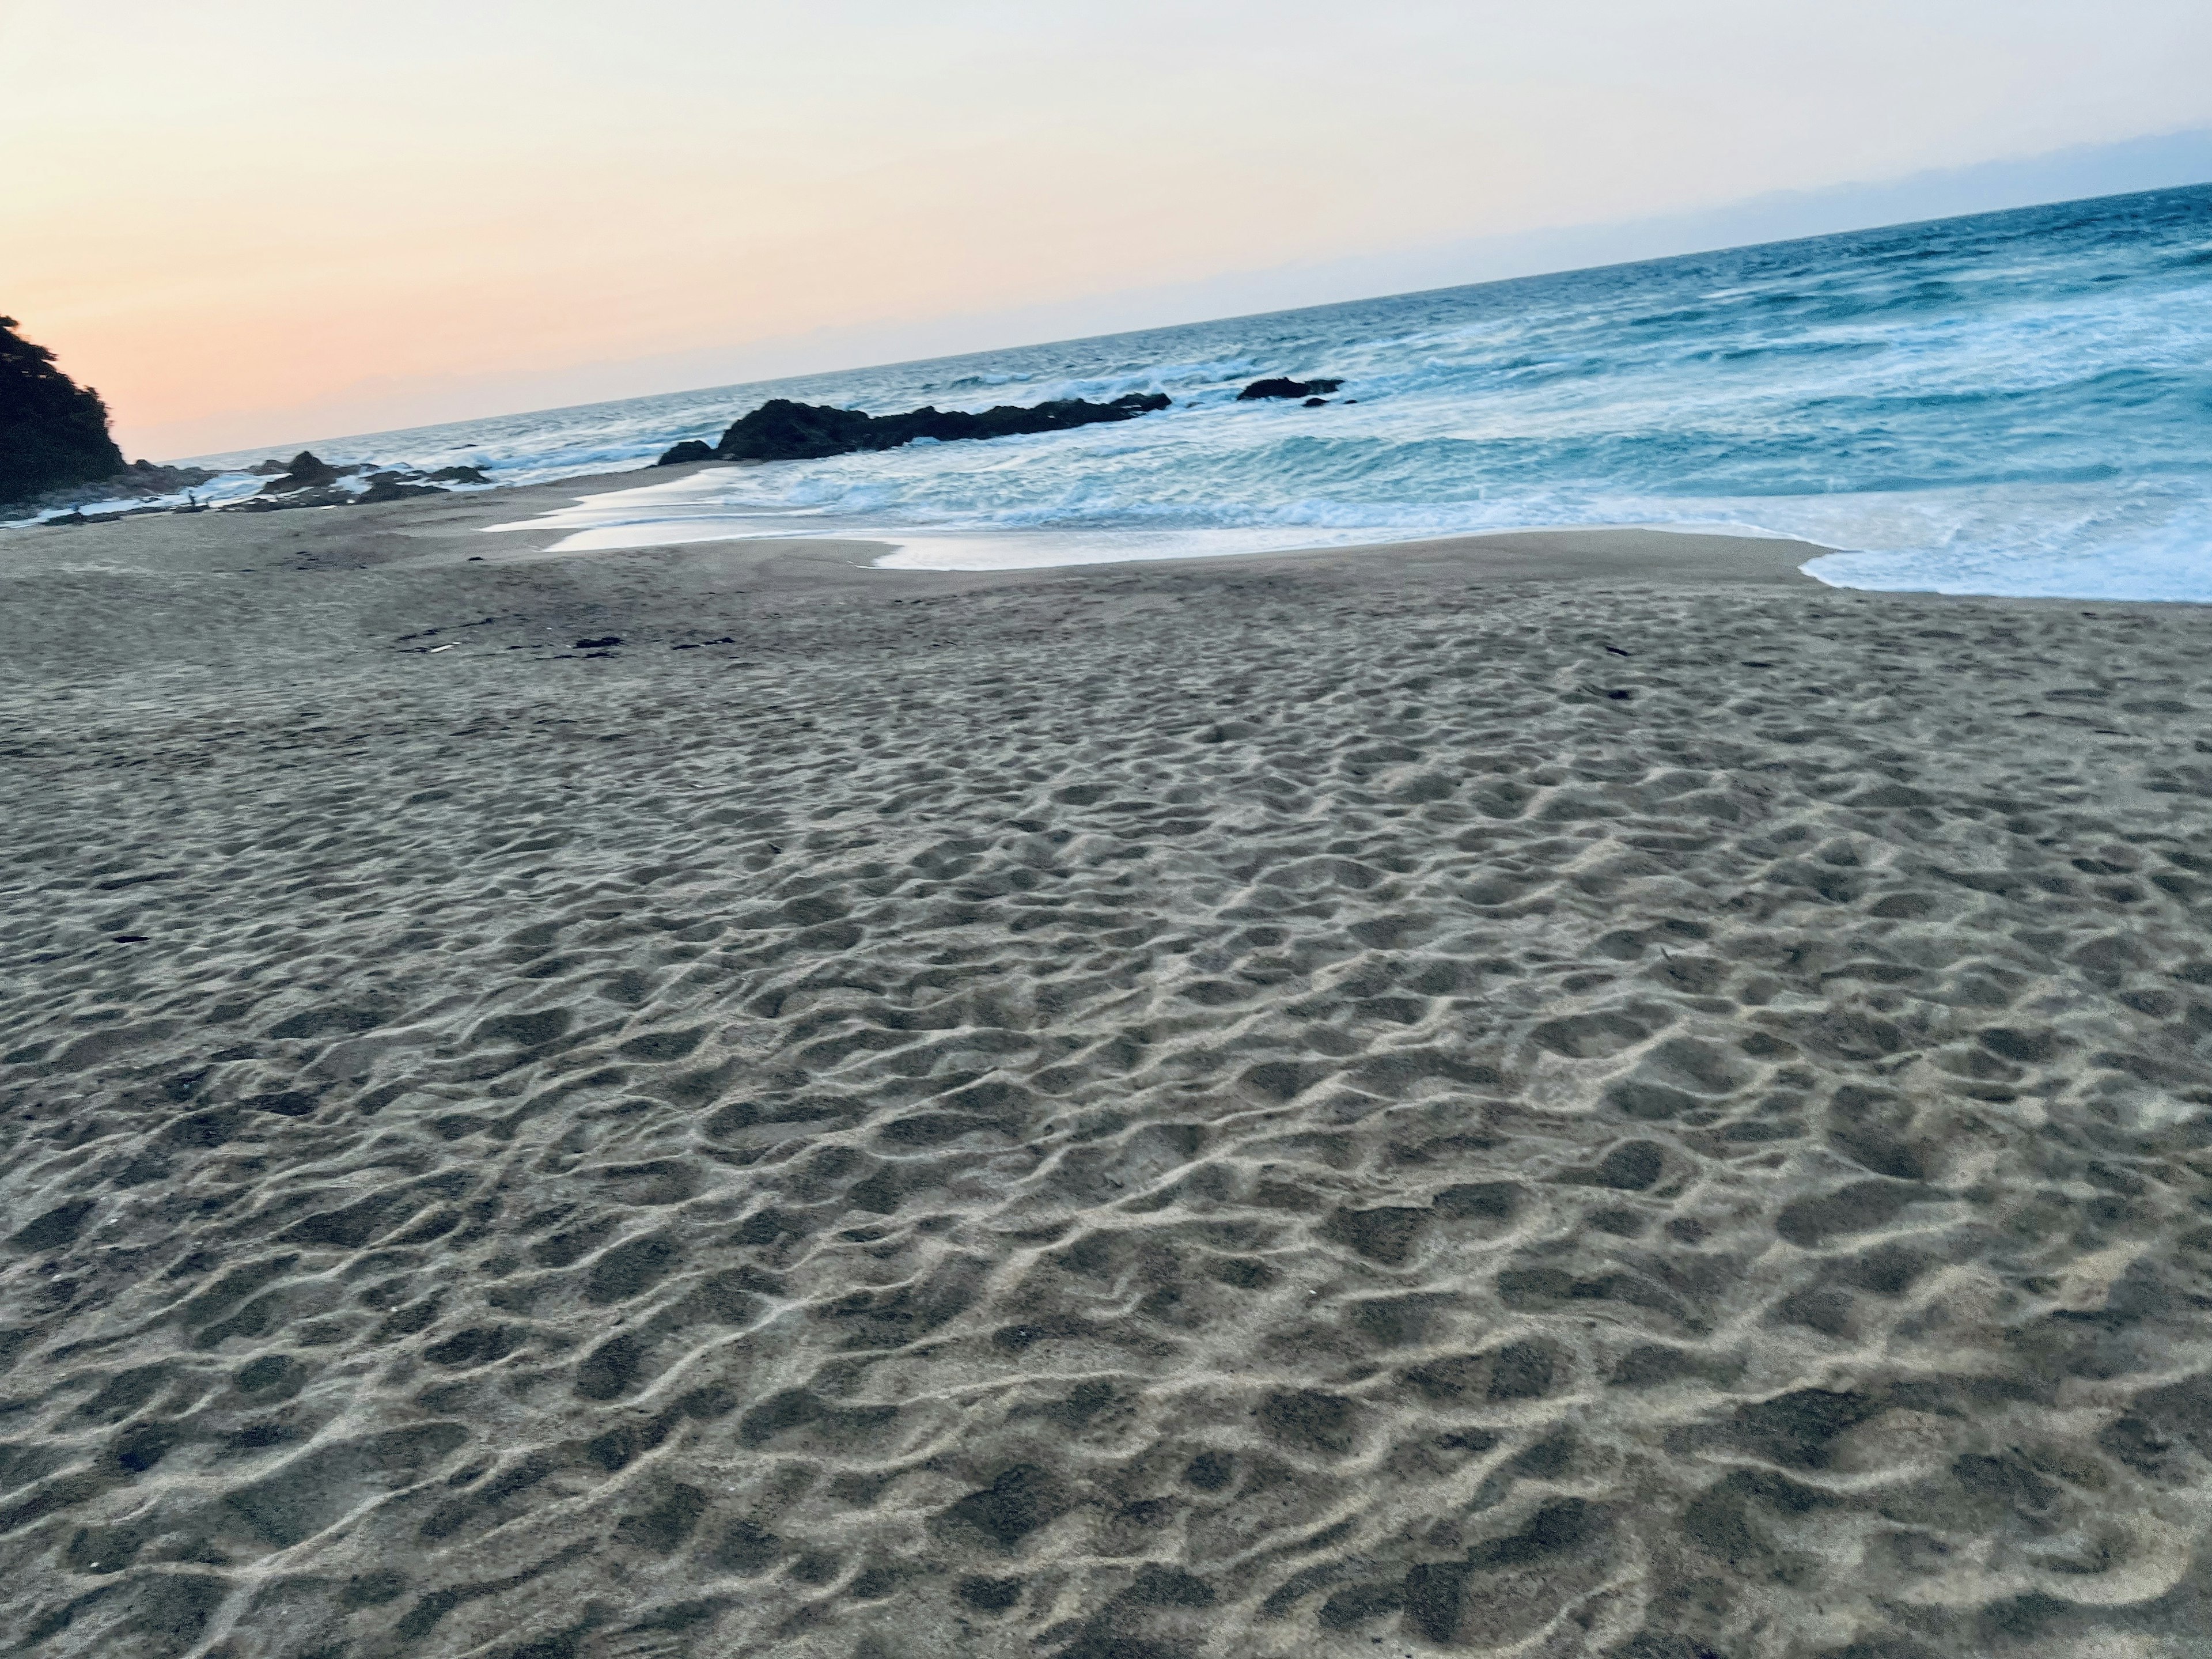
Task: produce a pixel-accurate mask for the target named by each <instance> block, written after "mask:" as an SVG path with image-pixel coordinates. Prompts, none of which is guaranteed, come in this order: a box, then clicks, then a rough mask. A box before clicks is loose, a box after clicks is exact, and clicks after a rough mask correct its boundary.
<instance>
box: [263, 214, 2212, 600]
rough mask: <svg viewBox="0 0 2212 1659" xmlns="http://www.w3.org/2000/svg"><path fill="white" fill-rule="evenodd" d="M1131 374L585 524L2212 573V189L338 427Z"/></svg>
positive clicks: (554, 436)
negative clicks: (1125, 416)
mask: <svg viewBox="0 0 2212 1659" xmlns="http://www.w3.org/2000/svg"><path fill="white" fill-rule="evenodd" d="M1272 374H1291V375H1296V376H1300V377H1304V376H1309V375H1328V376H1331V377H1341V378H1342V379H1343V380H1344V383H1345V384H1344V388H1343V391H1342V392H1341V393H1340V394H1339V395H1338V398H1336V400H1334V401H1333V402H1332V403H1330V404H1328V406H1327V407H1324V408H1320V409H1305V408H1302V407H1298V406H1296V405H1291V404H1239V403H1238V402H1237V401H1236V392H1237V389H1238V388H1239V387H1240V386H1243V384H1244V383H1245V382H1247V381H1249V380H1253V379H1255V378H1257V377H1259V376H1261V375H1272ZM1123 392H1166V393H1167V394H1169V395H1170V397H1171V398H1174V399H1175V400H1176V406H1175V407H1174V408H1172V409H1171V410H1168V411H1166V412H1164V413H1162V414H1158V415H1152V416H1146V417H1144V418H1142V419H1139V420H1136V421H1133V422H1127V423H1125V424H1121V425H1115V426H1106V427H1093V428H1086V429H1084V430H1080V431H1076V432H1068V433H1059V434H1051V435H1042V436H1036V437H1028V438H1017V439H1010V440H1002V441H996V442H992V443H963V444H921V445H915V446H911V447H908V448H904V449H899V450H894V451H890V452H886V453H880V454H872V455H863V456H848V457H842V458H838V459H830V460H823V461H793V462H779V463H774V464H770V465H753V466H744V467H734V466H733V467H724V468H714V469H710V470H708V471H705V472H702V473H701V474H699V475H697V476H696V477H694V478H691V479H689V480H686V481H683V482H680V483H655V477H654V475H647V477H641V479H640V480H639V481H638V482H639V483H640V484H641V485H651V486H653V487H652V488H649V489H642V490H639V491H628V492H622V493H618V494H612V495H601V496H599V497H598V498H596V499H595V500H593V501H590V502H588V503H586V505H584V506H583V507H580V508H578V509H577V510H576V511H575V512H574V513H572V514H569V515H566V520H565V521H566V522H568V523H569V524H570V525H572V526H573V527H574V533H575V544H577V545H580V546H615V545H623V544H634V543H636V542H640V541H647V540H665V539H671V538H691V537H702V536H714V537H725V536H731V535H760V534H791V533H802V534H822V535H872V536H877V537H881V538H886V539H890V540H892V541H895V542H896V543H898V544H899V546H900V550H899V551H898V552H897V553H896V554H895V555H893V556H892V562H899V563H911V564H941V565H963V566H977V565H982V566H990V565H1002V566H1003V565H1021V564H1040V563H1057V562H1076V561H1085V560H1091V559H1097V558H1128V557H1147V556H1175V555H1181V554H1188V553H1194V552H1209V551H1220V552H1226V551H1237V550H1259V549H1270V548H1295V547H1308V546H1316V545H1327V544H1344V543H1352V542H1370V541H1376V540H1385V539H1394V538H1405V537H1413V536H1421V535H1431V534H1437V533H1441V532H1458V531H1468V530H1481V529H1495V528H1508V527H1513V526H1536V525H1577V524H1663V525H1680V526H1692V525H1695V526H1729V527H1732V528H1735V529H1739V530H1742V531H1747V532H1770V533H1779V534H1787V535H1792V536H1800V537H1803V538H1808V539H1809V540H1813V541H1816V542H1820V543H1822V544H1826V545H1827V546H1831V547H1834V548H1838V549H1842V550H1844V551H1843V552H1842V553H1840V554H1839V555H1838V556H1835V557H1832V558H1828V559H1825V560H1822V561H1820V562H1819V563H1818V564H1817V565H1816V566H1815V567H1814V570H1815V574H1819V575H1820V576H1821V577H1822V578H1823V579H1825V580H1829V581H1832V582H1837V583H1840V584H1844V585H1848V586H1864V587H1883V588H1933V589H1938V590H1942V591H1946V592H1988V593H2015V594H2066V595H2073V596H2079V597H2084V598H2096V597H2103V598H2156V599H2197V600H2212V185H2206V186H2200V187H2195V188H2191V189H2185V190H2172V191H2154V192H2150V193H2148V194H2143V195H2136V196H2125V197H2108V198H2105V199H2101V200H2096V201H2089V202H2076V203H2069V204H2062V205H2058V206H2052V207H2042V208H2032V209H2026V210H2018V211H2013V212H2007V213H1997V214H1989V215H1983V216H1974V217H1970V218H1961V219H1948V220H1942V221H1936V222H1930V223H1926V224H1918V225H1907V226H1900V227H1895V228H1888V229H1883V230H1875V231H1864V232H1856V233H1851V234H1844V235H1836V236H1826V237H1819V238H1814V239H1811V240H1802V241H1793V242H1785V243H1776V244H1771V245H1768V246H1759V247H1750V248H1741V249H1736V250H1732V251H1730V252H1723V253H1712V254H1699V255H1693V256H1690V257H1687V258H1675V259H1666V260H1656V261H1651V262H1647V263H1644V264H1631V265H1618V266H1612V267H1608V268H1606V269H1602V270H1584V271H1573V272H1568V273H1564V274H1560V275H1554V276H1536V277H1528V278H1523V279H1520V280H1516V281H1512V282H1504V283H1486V284H1482V285H1480V286H1475V287H1470V288H1462V289H1443V290H1439V291H1435V292H1431V293H1425V294H1413V295H1401V296H1397V297H1395V298H1389V299H1382V300H1367V301H1355V302H1352V303H1349V304H1343V305H1334V306H1325V307H1316V308H1311V309H1307V310H1300V311H1294V312H1284V313H1276V314H1273V315H1268V316H1259V317H1245V318H1238V319H1231V320H1228V321H1222V322H1210V323H1196V324H1191V325H1186V326H1182V327H1176V328H1165V329H1155V330H1152V331H1146V332H1141V333H1134V334H1123V335H1116V336H1113V337H1104V338H1097V339H1089V340H1078V341H1072V342H1065V343H1057V344H1052V345H1042V346H1030V347H1024V348H1021V349H1012V350H1006V351H994V352H985V353H980V354H976V355H973V356H964V357H954V358H945V359H939V360H937V361H934V362H916V363H903V364H898V365H894V366H891V367H887V368H872V369H865V370H858V371H854V372H849V373H843V374H825V375H819V376H814V377H811V378H804V379H798V380H782V381H778V382H775V383H773V384H762V385H757V386H726V387H720V388H717V389H714V390H712V391H706V392H683V393H678V394H674V395H671V396H666V397H658V398H634V399H630V400H627V401H623V402H619V403H611V404H594V405H589V406H586V407H580V408H573V409H563V410H550V411H546V412H542V413H537V414H529V415H516V416H503V417H501V418H498V419H494V420H483V421H472V422H459V423H455V424H453V425H448V426H441V427H434V428H420V429H417V430H415V431H410V432H398V433H382V434H375V435H368V436H365V437H359V438H352V439H345V440H337V441H331V442H329V443H327V444H319V445H318V446H317V448H318V450H319V453H324V454H325V456H326V457H327V458H331V459H341V460H344V459H375V460H378V461H381V462H385V463H387V464H388V463H391V462H393V461H404V462H408V463H411V464H413V465H418V466H422V467H436V466H441V465H447V464H449V463H452V462H456V461H466V462H473V463H475V464H477V465H484V466H487V467H488V468H489V470H490V471H491V473H492V475H493V477H495V480H497V481H500V482H507V483H520V482H530V481H536V480H542V479H545V478H550V477H562V476H573V475H577V474H581V473H586V472H595V471H606V470H609V469H611V468H619V467H628V466H639V465H646V464H647V463H649V462H650V460H651V459H652V458H653V456H655V455H657V454H658V453H659V452H660V451H661V450H662V449H663V448H665V447H666V446H667V445H669V444H671V443H672V442H674V441H677V440H678V439H681V438H691V437H698V438H706V439H708V440H710V441H711V440H712V439H713V438H714V437H715V436H716V435H719V434H720V430H721V428H723V427H724V426H725V425H726V423H727V422H729V421H730V420H731V419H732V418H733V417H734V416H737V415H738V414H741V413H743V412H744V410H747V409H750V408H751V407H752V406H753V405H754V404H757V403H758V402H760V401H761V400H762V399H763V398H767V397H770V396H780V397H791V398H800V399H802V400H805V401H811V402H823V403H835V404H845V405H849V406H853V407H857V408H861V409H866V410H871V411H872V412H878V413H882V412H888V411H891V410H902V409H908V408H912V407H915V406H916V405H918V404H937V405H939V407H944V408H981V407H984V406H986V405H988V404H995V403H1018V404H1028V403H1036V402H1039V401H1042V400H1043V399H1046V398H1070V397H1082V398H1111V397H1115V396H1118V395H1120V394H1121V393H1123ZM1346 400H1356V401H1346ZM255 458H257V459H258V453H257V455H256V457H255ZM231 459H246V458H245V457H236V458H231Z"/></svg>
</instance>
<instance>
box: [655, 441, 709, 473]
mask: <svg viewBox="0 0 2212 1659" xmlns="http://www.w3.org/2000/svg"><path fill="white" fill-rule="evenodd" d="M713 459H714V445H712V444H703V443H701V442H700V441H698V440H697V439H696V438H686V439H685V440H684V441H683V442H682V443H680V444H671V445H670V446H669V448H668V451H667V453H665V454H664V455H662V456H661V458H660V459H659V460H658V461H655V462H654V463H653V465H655V466H682V465H684V463H685V462H686V461H711V460H713Z"/></svg>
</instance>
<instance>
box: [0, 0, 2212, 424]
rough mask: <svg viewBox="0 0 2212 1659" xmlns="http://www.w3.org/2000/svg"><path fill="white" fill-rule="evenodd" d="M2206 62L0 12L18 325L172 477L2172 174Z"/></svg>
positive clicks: (1169, 20)
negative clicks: (192, 463)
mask: <svg viewBox="0 0 2212 1659" xmlns="http://www.w3.org/2000/svg"><path fill="white" fill-rule="evenodd" d="M2208 71H2212V6H2208V5H2206V4H2204V3H2203V0H2102V3H2100V4H2097V5H2094V6H2091V5H2086V4H2083V3H2081V0H1851V3H1850V4H1848V5H1841V6H1811V5H1777V4H1775V3H1773V0H1547V3H1545V4H1542V5H1536V6H1532V5H1529V4H1528V3H1526V0H1516V3H1511V4H1503V3H1498V4H1493V3H1489V0H1435V3H1432V0H1361V3H1358V4H1352V3H1347V0H1177V3H1166V0H933V3H929V4H922V5H918V4H915V3H914V0H805V3H803V4H802V3H799V0H782V3H776V4H758V3H750V0H624V3H623V4H621V5H615V4H612V3H606V0H528V3H520V0H437V3H435V4H433V3H423V0H384V3H382V4H380V5H379V6H377V7H374V8H371V9H362V8H357V7H342V6H338V5H335V4H331V3H327V0H325V3H317V0H283V3H276V0H204V3H201V4H197V5H194V6H190V7H180V6H177V5H175V4H174V3H173V0H165V3H160V4H155V3H146V0H102V3H100V5H97V6H87V5H85V4H83V3H82V0H66V3H64V0H0V75H4V76H5V81H6V85H7V93H6V95H5V97H4V99H0V179H5V180H6V181H7V185H6V188H5V189H4V191H0V313H8V314H12V315H14V316H15V317H17V318H18V319H21V323H22V325H23V331H24V332H25V333H26V334H27V336H28V337H31V338H33V339H35V340H38V341H39V342H40V343H43V344H46V345H48V346H50V347H52V348H53V349H55V350H56V351H57V352H58V354H59V355H60V356H61V359H62V362H63V364H64V367H65V368H68V369H69V370H70V372H71V373H73V374H76V376H77V378H78V379H80V380H84V381H87V382H88V383H90V384H92V385H94V386H97V387H98V388H99V389H100V392H102V393H103V394H104V395H105V396H106V398H107V400H108V402H109V404H110V406H111V407H112V410H113V411H114V414H115V417H116V426H117V434H118V439H119V441H121V442H122V443H123V445H124V447H125V450H126V451H127V452H128V453H131V454H132V455H134V456H136V455H139V454H146V455H150V456H154V457H155V458H157V459H171V458H175V457H179V456H184V455H190V454H197V453H212V452H216V451H220V450H226V449H232V448H237V447H246V446H251V445H256V444H261V443H270V444H272V445H273V444H276V443H277V442H279V441H286V440H292V439H306V438H310V437H314V436H326V435H338V434H348V433H357V432H366V431H375V430H382V429H389V428H397V427H403V426H409V425H417V424H424V423H428V422H439V421H446V420H456V419H463V418H467V417H470V416H483V415H491V414H497V413H501V412H505V411H508V410H520V409H530V408H544V407H552V406H557V405H561V404H572V403H578V402H584V401H590V400H592V399H597V398H612V397H623V396H634V395H642V394H646V393H650V392H670V391H678V390H682V389H684V388H687V387H690V386H712V385H720V384H726V383H728V382H731V381H734V380H746V379H757V378H762V377H764V376H768V375H773V374H798V373H805V372H813V371H819V370H827V369H834V368H848V367H854V366H858V365H860V364H863V363H866V362H888V361H896V360H901V359H904V358H910V357H916V356H928V355H934V354H936V353H939V352H945V351H952V350H966V349H982V348H985V347H989V346H993V345H1012V344H1017V343H1025V342H1027V341H1031V340H1037V339H1046V338H1066V337H1075V336H1079V335H1083V334H1089V333H1097V332H1103V331H1108V330H1109V329H1116V328H1130V327H1138V326H1149V325H1158V324H1164V323H1172V322H1180V321H1190V320H1196V319H1200V318H1204V317H1207V316H1221V315H1231V314H1237V313H1244V312H1250V311H1255V310H1261V309H1266V308H1269V307H1273V306H1277V305H1284V304H1294V303H1317V302H1320V301H1326V300H1329V299H1350V298H1354V297H1359V296H1362V295H1372V294H1381V293H1390V292H1399V291H1403V290H1405V289H1413V288H1419V287H1435V286H1441V285H1445V284H1448V283H1453V282H1459V281H1474V280H1480V279H1484V278H1487V277H1490V276H1503V275H1510V274H1521V273H1522V272H1523V271H1526V270H1541V269H1556V268H1559V267H1561V266H1563V265H1570V264H1589V263H1599V262H1602V261H1603V260H1605V259H1607V258H1639V257H1650V255H1652V254H1656V253H1662V252H1687V251H1690V250H1691V249H1692V248H1697V247H1708V246H1724V245H1727V244H1729V243H1741V242H1743V241H1749V240H1764V239H1765V235H1766V234H1774V235H1790V234H1808V232H1809V231H1812V230H1818V229H1843V228H1853V227H1855V226H1857V225H1860V224H1867V223H1879V222H1890V221H1893V220H1895V219H1902V218H1911V217H1917V216H1927V215H1925V214H1923V213H1918V212H1916V211H1913V210H1911V204H1914V203H1919V204H1923V205H1925V204H1927V203H1928V202H1930V201H1935V202H1940V203H1941V204H1942V206H1941V207H1940V209H1939V210H1941V211H1968V210H1973V209H1975V208H1978V207H1982V206H1992V207H1994V206H2003V205H2015V204H2019V203H2022V202H2026V201H2031V200H2048V199H2061V198H2063V197H2066V196H2068V195H2073V194H2087V193H2094V191H2087V190H2081V189H2078V188H2071V187H2069V184H2068V181H2071V183H2072V184H2073V185H2078V184H2079V183H2080V182H2081V180H2082V179H2090V180H2092V181H2093V182H2098V183H2100V184H2102V185H2109V186H2110V187H2111V188H2113V189H2124V188H2130V187H2148V186H2150V185H2160V184H2179V183H2185V182H2192V181H2194V180H2197V179H2205V178H2212V72H2208ZM2169 175H2172V176H2169ZM1916 191H1917V194H1916ZM1885 204H1887V206H1885ZM1869 215H1872V216H1871V217H1869Z"/></svg>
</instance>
